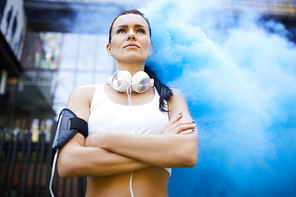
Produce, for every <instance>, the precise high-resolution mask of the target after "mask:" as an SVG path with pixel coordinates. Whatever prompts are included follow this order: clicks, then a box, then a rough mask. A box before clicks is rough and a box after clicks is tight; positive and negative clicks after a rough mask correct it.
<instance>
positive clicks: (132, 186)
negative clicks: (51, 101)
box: [58, 9, 198, 197]
mask: <svg viewBox="0 0 296 197" xmlns="http://www.w3.org/2000/svg"><path fill="white" fill-rule="evenodd" d="M152 48H153V47H152V43H151V30H150V25H149V22H148V20H147V19H146V18H145V17H144V16H143V14H142V13H141V12H139V11H138V10H136V9H132V10H125V11H123V12H121V13H120V14H119V15H118V16H117V17H116V18H115V19H114V21H113V23H112V25H111V27H110V32H109V43H108V44H107V46H106V49H107V53H108V54H109V55H110V56H113V58H114V61H115V66H116V71H122V70H126V71H129V72H130V73H131V75H132V76H133V75H134V74H135V73H137V72H138V71H144V70H145V71H146V72H147V73H149V75H150V77H152V78H154V80H155V87H156V89H157V90H156V89H155V88H153V87H151V88H149V89H148V90H147V91H145V92H143V93H136V92H134V91H128V90H127V91H125V92H118V91H116V90H115V89H113V88H112V87H111V86H110V85H107V84H102V85H90V86H83V87H78V88H76V89H74V90H73V91H72V92H71V94H70V96H69V99H68V103H67V108H69V109H71V110H72V111H73V112H74V113H75V114H76V115H77V116H78V117H80V118H82V119H84V120H85V121H87V122H88V127H89V136H88V137H87V138H86V139H84V137H83V136H82V135H81V134H79V133H78V134H76V135H75V136H74V137H73V138H72V139H71V140H70V141H69V142H68V143H67V144H66V145H64V146H63V147H62V148H61V150H60V153H59V156H58V171H59V175H60V177H62V178H70V177H79V176H86V177H87V191H86V196H87V197H92V196H96V197H97V196H100V197H116V196H120V197H125V196H141V197H146V196H147V197H151V196H154V197H164V196H168V193H167V186H168V180H169V176H170V169H169V168H175V167H193V166H194V165H195V163H196V160H197V141H198V135H197V130H196V125H195V124H194V121H192V118H191V116H190V114H189V110H188V106H187V102H186V100H185V98H184V96H183V95H182V93H181V92H180V91H179V90H177V89H172V90H171V89H169V88H167V87H166V86H164V85H163V84H161V83H160V81H159V80H158V79H157V78H156V76H155V75H154V74H153V72H151V71H150V70H149V69H147V67H145V61H146V59H147V58H148V56H149V55H150V54H151V53H152ZM159 94H160V96H159ZM131 103H132V106H130V105H131ZM135 133H136V134H135ZM139 134H141V135H139Z"/></svg>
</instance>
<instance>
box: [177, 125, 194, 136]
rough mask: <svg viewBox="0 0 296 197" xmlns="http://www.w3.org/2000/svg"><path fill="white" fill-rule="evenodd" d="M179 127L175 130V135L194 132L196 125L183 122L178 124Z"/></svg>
mask: <svg viewBox="0 0 296 197" xmlns="http://www.w3.org/2000/svg"><path fill="white" fill-rule="evenodd" d="M176 124H177V126H176V128H174V130H175V133H177V134H179V133H181V132H184V131H187V130H189V131H190V130H191V131H192V130H194V129H195V127H196V125H195V124H194V123H193V122H182V123H176Z"/></svg>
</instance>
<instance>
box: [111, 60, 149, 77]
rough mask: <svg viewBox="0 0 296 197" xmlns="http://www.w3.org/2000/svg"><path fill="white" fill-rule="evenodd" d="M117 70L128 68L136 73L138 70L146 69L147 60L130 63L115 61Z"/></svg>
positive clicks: (132, 73)
mask: <svg viewBox="0 0 296 197" xmlns="http://www.w3.org/2000/svg"><path fill="white" fill-rule="evenodd" d="M115 66H116V71H118V70H127V71H129V72H130V73H131V75H134V74H135V73H136V72H138V71H144V68H145V62H144V63H140V64H139V63H129V64H120V63H118V62H116V63H115Z"/></svg>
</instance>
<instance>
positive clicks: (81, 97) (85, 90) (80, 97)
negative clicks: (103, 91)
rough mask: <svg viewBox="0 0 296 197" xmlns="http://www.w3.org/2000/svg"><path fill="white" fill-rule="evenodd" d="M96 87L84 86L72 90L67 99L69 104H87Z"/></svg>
mask: <svg viewBox="0 0 296 197" xmlns="http://www.w3.org/2000/svg"><path fill="white" fill-rule="evenodd" d="M96 87H97V85H96V84H95V85H85V86H78V87H76V88H74V89H73V90H72V91H71V93H70V95H69V99H68V103H69V102H75V103H76V102H87V103H89V102H90V101H91V99H92V97H93V95H94V92H95V90H96Z"/></svg>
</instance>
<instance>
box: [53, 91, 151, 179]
mask: <svg viewBox="0 0 296 197" xmlns="http://www.w3.org/2000/svg"><path fill="white" fill-rule="evenodd" d="M94 90H95V88H94V87H93V86H86V87H80V88H76V89H75V90H73V91H72V93H71V94H70V96H69V99H68V103H67V108H69V109H71V110H72V111H73V112H74V113H75V114H76V115H77V116H78V117H80V118H82V119H84V120H85V121H87V120H88V116H89V108H90V104H91V99H92V96H93V93H94ZM84 144H85V139H84V137H83V136H82V135H81V134H79V133H78V134H76V135H75V136H74V137H73V138H72V139H71V140H70V141H69V142H67V143H66V144H65V145H64V146H63V147H62V148H61V149H60V151H59V155H58V162H57V165H58V171H59V175H60V177H62V178H69V177H79V176H109V175H115V174H120V173H125V172H130V171H134V170H139V169H143V168H147V167H149V166H150V165H149V164H146V163H143V162H141V161H138V160H135V159H132V158H128V157H126V156H122V155H119V154H116V153H112V152H109V151H107V150H104V149H102V148H98V147H85V146H84Z"/></svg>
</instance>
